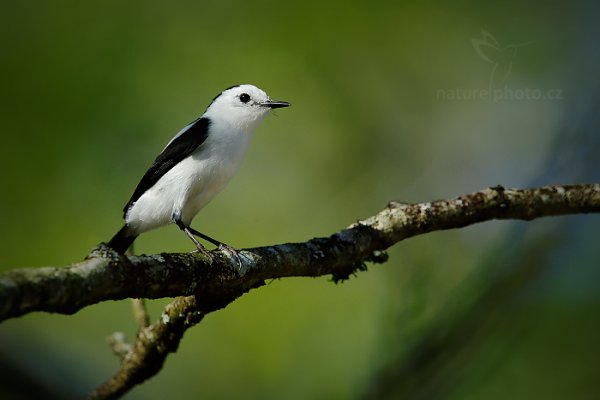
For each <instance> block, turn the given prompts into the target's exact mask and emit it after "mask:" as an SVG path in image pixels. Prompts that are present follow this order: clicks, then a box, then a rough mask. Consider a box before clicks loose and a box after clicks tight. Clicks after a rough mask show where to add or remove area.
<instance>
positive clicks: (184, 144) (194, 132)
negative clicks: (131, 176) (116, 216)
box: [123, 118, 210, 218]
mask: <svg viewBox="0 0 600 400" xmlns="http://www.w3.org/2000/svg"><path fill="white" fill-rule="evenodd" d="M209 125H210V120H209V119H208V118H198V119H197V120H195V121H194V122H192V123H191V124H189V125H188V126H187V127H185V128H184V129H183V130H182V131H181V132H180V133H179V134H178V135H177V136H175V138H174V139H173V140H171V142H170V143H169V144H168V145H167V147H165V149H164V150H163V151H162V152H161V153H160V154H159V155H158V157H156V160H154V162H153V163H152V165H151V166H150V168H148V171H146V173H145V174H144V176H143V177H142V179H141V180H140V183H138V185H137V187H136V188H135V190H134V191H133V194H132V195H131V198H130V199H129V202H127V204H126V205H125V208H123V218H125V217H126V216H127V211H128V210H129V207H131V205H132V204H133V203H135V202H136V201H137V200H138V199H139V198H140V197H141V196H142V195H143V194H144V193H145V192H146V190H148V189H150V188H151V187H152V186H154V185H155V184H156V182H158V180H159V179H160V178H161V177H162V176H163V175H164V174H166V173H167V172H168V171H169V170H170V169H171V168H173V167H174V166H175V165H176V164H177V163H178V162H180V161H181V160H183V159H184V158H186V157H187V156H189V155H190V154H192V152H193V151H194V150H196V149H197V148H198V146H200V145H201V144H202V143H204V141H205V140H206V138H207V137H208V126H209Z"/></svg>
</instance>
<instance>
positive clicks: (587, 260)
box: [0, 0, 600, 399]
mask: <svg viewBox="0 0 600 400" xmlns="http://www.w3.org/2000/svg"><path fill="white" fill-rule="evenodd" d="M599 8H600V7H599V6H598V5H597V3H595V2H592V1H589V2H579V3H577V2H569V3H566V2H565V3H564V4H561V3H560V2H556V3H540V4H537V5H536V4H532V3H527V4H524V3H522V2H516V1H509V2H505V1H504V2H498V1H496V2H488V3H482V2H472V1H471V2H454V3H442V2H404V4H396V5H393V4H392V3H391V2H388V3H377V2H349V1H343V2H342V1H337V2H328V3H312V2H263V1H252V2H248V1H219V2H197V1H176V2H157V1H146V2H141V1H130V2H120V1H88V2H80V1H67V0H56V1H29V2H8V1H3V2H2V3H1V5H0V60H1V62H0V87H1V89H2V95H1V105H0V113H1V115H0V117H1V118H0V124H1V125H0V126H1V127H2V128H1V140H2V146H1V149H2V156H1V157H0V171H2V182H3V185H2V189H1V190H2V196H0V213H1V214H0V220H2V228H3V229H2V237H1V238H2V241H1V242H2V258H1V260H2V262H1V263H0V268H1V269H2V270H6V269H10V268H15V267H22V266H43V265H65V264H68V263H70V262H75V261H78V260H80V259H82V258H83V257H84V256H85V255H86V254H87V253H88V251H89V250H90V249H91V248H93V247H94V246H95V245H96V244H97V243H99V242H100V241H105V240H108V239H109V238H110V237H111V235H112V234H113V233H115V232H116V230H117V229H118V228H119V226H120V224H121V208H122V206H123V205H124V203H125V202H126V201H127V200H128V198H129V196H130V194H131V191H132V190H133V188H134V186H135V184H137V182H138V179H139V178H140V177H141V175H142V174H143V172H144V171H145V169H146V168H147V167H148V166H149V164H150V162H151V161H152V160H153V158H154V157H155V156H156V154H157V153H158V152H159V151H160V150H161V149H162V147H163V146H164V145H165V144H166V142H167V141H168V140H169V139H170V138H171V137H172V135H174V134H175V133H176V132H177V131H178V130H179V129H180V128H181V127H182V126H184V125H185V124H186V123H188V122H189V121H191V120H193V119H195V118H196V117H197V116H198V115H199V114H200V113H202V111H203V110H204V109H205V107H206V106H207V105H208V103H209V102H210V100H211V99H212V98H213V97H214V96H215V95H216V94H217V93H219V92H220V91H221V90H223V89H224V88H226V87H228V86H230V85H233V84H238V83H253V84H255V85H257V86H259V87H261V88H263V89H265V90H266V91H267V92H268V93H269V94H270V95H271V97H272V98H274V99H280V100H287V101H290V102H291V103H292V104H293V107H291V108H290V109H285V110H280V111H277V112H276V113H275V116H272V117H270V118H268V119H267V120H266V121H265V122H264V123H263V125H262V126H261V128H259V132H258V133H257V135H256V137H255V140H254V142H253V146H252V147H251V149H250V152H249V155H248V157H247V159H246V161H245V163H244V165H243V166H242V169H241V171H240V173H239V174H238V175H237V176H236V178H235V179H234V180H233V182H232V183H231V184H230V185H229V187H228V188H227V189H226V190H225V191H224V192H223V193H221V194H220V195H219V196H218V197H217V198H216V199H215V200H214V201H213V203H211V204H210V205H209V206H208V207H206V208H205V209H204V210H203V211H201V213H200V214H199V215H198V217H197V218H196V220H195V222H194V226H195V227H196V228H198V229H200V230H201V231H203V232H207V233H209V234H211V235H212V236H214V237H217V238H219V239H221V240H223V241H225V242H227V243H229V244H231V245H234V246H236V247H253V246H260V245H268V244H275V243H282V242H289V241H304V240H307V239H309V238H311V237H314V236H320V235H327V234H330V233H332V232H334V231H336V230H339V229H341V228H343V227H345V226H347V225H349V224H350V223H352V222H354V221H355V220H357V219H359V218H363V217H367V216H369V215H372V214H374V213H376V212H377V211H378V210H380V209H381V208H382V207H383V206H385V204H386V203H387V202H388V201H390V200H398V201H405V202H415V201H429V200H434V199H438V198H445V197H453V196H455V195H459V194H462V193H468V192H472V191H475V190H478V189H481V188H483V187H485V186H491V185H496V184H502V185H505V186H509V187H524V186H533V185H543V184H551V183H576V182H590V181H595V182H598V181H600V158H599V157H598V154H600V137H599V134H600V132H599V127H600V117H599V115H600V113H599V110H600V97H599V89H600V79H599V73H598V71H599V70H600V46H599V44H598V37H599V34H600V28H599V27H598V22H597V21H598V17H599V16H600V13H599V11H600V9H599ZM485 90H488V91H490V90H491V92H488V95H486V94H485V92H484V91H485ZM490 94H493V96H492V95H490ZM599 235H600V218H599V217H598V216H594V215H587V216H574V217H560V218H553V219H544V220H538V221H534V222H531V223H524V222H506V221H505V222H490V223H486V224H482V225H478V226H473V227H469V228H466V229H462V230H459V231H448V232H439V233H433V234H429V235H426V236H423V237H418V238H414V239H411V240H408V241H406V242H402V243H400V244H398V245H396V246H395V247H394V248H393V249H391V250H390V255H391V258H390V261H389V262H388V263H387V264H385V265H383V266H371V267H370V268H369V271H368V272H366V273H361V274H359V275H358V276H357V277H356V278H352V279H351V280H350V281H348V282H345V283H344V284H341V285H334V284H333V283H331V282H330V281H329V279H328V278H325V277H323V278H319V279H301V278H295V279H285V280H279V281H274V282H272V283H271V284H270V285H268V286H266V287H264V288H261V289H260V290H256V291H252V292H251V293H249V294H247V295H245V296H243V297H242V298H240V299H239V300H238V301H236V302H235V303H233V304H231V305H230V306H229V307H228V308H227V309H226V310H224V311H220V312H217V313H214V314H211V315H209V316H208V317H207V318H206V319H205V320H204V321H203V322H202V323H201V324H200V325H199V326H197V327H195V328H193V329H191V330H189V331H188V332H187V333H186V335H185V337H184V340H183V342H182V344H181V346H180V349H179V351H178V352H177V353H176V354H174V355H172V356H170V357H169V358H168V360H167V362H166V364H165V366H164V369H163V371H162V372H161V373H160V374H159V375H158V376H156V377H154V378H153V379H152V380H150V381H148V382H146V383H144V384H143V385H142V386H140V387H137V388H135V389H134V390H133V391H131V392H130V393H129V394H128V395H127V396H126V398H128V399H164V398H167V396H168V398H177V399H195V398H208V399H360V398H408V399H420V398H422V399H427V398H448V399H506V398H512V399H564V398H579V399H582V398H590V399H591V398H600V381H599V380H598V373H599V371H600V370H599V369H598V359H600V344H599V341H598V331H599V328H600V293H599V291H598V289H597V286H598V285H597V282H598V280H599V279H600V271H599V269H598V260H599V256H600V250H599V249H598V237H599ZM190 250H192V248H191V244H190V242H189V240H188V239H187V238H185V237H184V236H182V234H181V233H180V232H179V231H178V229H176V228H174V227H168V228H164V229H161V230H157V231H155V232H151V233H148V234H146V235H144V236H142V237H141V238H140V239H139V240H138V241H137V242H136V251H137V252H140V253H141V252H144V253H154V252H163V251H172V252H175V251H190ZM167 301H168V300H167V299H165V300H157V301H153V302H151V303H150V309H151V313H152V316H153V317H154V318H156V317H157V316H158V315H159V313H160V310H161V309H162V307H163V306H164V304H166V302H167ZM114 331H124V332H126V333H127V335H128V336H129V338H131V337H132V335H133V333H134V331H135V326H134V322H133V319H132V315H131V310H130V303H129V302H128V301H121V302H109V303H103V304H98V305H95V306H92V307H88V308H86V309H84V310H82V311H80V312H79V313H77V314H76V315H74V316H62V315H50V314H41V313H38V314H31V315H27V316H25V317H22V318H19V319H15V320H10V321H6V322H4V323H3V324H2V325H0V369H1V371H2V372H1V373H0V381H1V382H0V384H1V387H0V397H1V398H3V399H18V398H29V397H33V396H34V395H35V393H37V395H38V396H39V394H40V393H45V395H44V397H45V398H73V397H80V396H81V395H83V394H84V393H86V392H87V391H89V390H90V389H92V388H94V387H96V386H97V385H99V384H100V383H101V382H102V381H104V380H105V379H107V378H108V377H109V376H110V375H111V374H112V373H114V372H115V371H116V369H117V368H118V360H117V358H116V357H115V356H114V355H113V354H112V353H111V351H110V349H109V347H108V345H107V344H106V342H105V338H106V337H107V336H108V335H109V334H111V333H112V332H114ZM36 391H37V392H36Z"/></svg>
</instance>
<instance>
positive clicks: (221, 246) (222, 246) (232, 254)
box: [187, 226, 242, 268]
mask: <svg viewBox="0 0 600 400" xmlns="http://www.w3.org/2000/svg"><path fill="white" fill-rule="evenodd" d="M187 229H188V230H189V232H190V233H192V234H194V235H196V236H198V237H201V238H202V239H204V240H206V241H207V242H210V243H212V244H214V245H215V246H217V247H218V248H219V250H221V251H223V252H225V253H228V254H229V255H230V257H234V258H235V260H236V261H237V265H238V268H241V267H242V260H241V259H240V254H239V251H238V250H236V249H235V248H233V247H231V246H229V245H227V244H225V243H223V242H219V241H218V240H216V239H213V238H211V237H210V236H208V235H205V234H204V233H202V232H198V231H197V230H195V229H194V228H192V227H191V226H188V227H187Z"/></svg>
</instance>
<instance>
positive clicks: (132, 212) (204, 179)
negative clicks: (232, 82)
mask: <svg viewBox="0 0 600 400" xmlns="http://www.w3.org/2000/svg"><path fill="white" fill-rule="evenodd" d="M220 139H221V141H217V142H216V143H215V141H212V142H209V140H210V138H208V139H207V142H205V144H206V145H207V146H208V149H207V148H206V147H205V148H204V149H202V150H201V149H200V148H199V149H198V150H197V151H196V152H195V153H193V154H192V156H190V157H187V158H185V159H184V160H182V161H180V162H179V163H178V164H177V165H175V166H174V167H173V168H171V169H170V170H169V171H168V172H167V173H166V174H165V175H164V176H163V177H161V178H160V179H159V180H158V182H156V184H155V185H154V186H153V187H152V188H150V189H148V190H147V191H146V192H145V193H144V194H143V195H142V196H140V198H139V199H138V200H137V201H136V202H135V203H134V204H133V205H132V207H131V208H130V209H129V212H128V213H127V217H126V222H127V224H128V225H129V226H130V227H131V228H133V229H134V230H135V231H136V233H138V234H139V233H142V232H146V231H149V230H151V229H154V228H158V227H160V226H164V225H167V224H169V223H171V222H173V216H174V215H176V214H179V215H181V219H182V221H183V222H184V223H185V224H187V225H189V224H191V222H192V219H193V218H194V216H195V215H196V214H197V213H198V211H200V210H201V209H202V208H203V207H204V206H206V204H208V203H209V202H210V201H211V200H212V199H213V198H214V197H215V196H216V195H217V194H218V193H219V192H220V191H221V190H222V189H223V188H224V187H225V186H226V185H227V183H228V182H229V181H230V180H231V178H232V177H233V175H234V174H235V173H236V172H237V170H238V168H239V166H240V164H241V162H242V159H243V156H244V153H245V151H246V148H247V145H248V140H249V138H248V140H239V139H240V138H233V139H238V140H231V141H229V142H227V141H223V140H222V139H226V138H223V137H221V138H220ZM242 139H245V138H242ZM200 147H202V146H200Z"/></svg>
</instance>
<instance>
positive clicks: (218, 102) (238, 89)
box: [204, 85, 290, 130]
mask: <svg viewBox="0 0 600 400" xmlns="http://www.w3.org/2000/svg"><path fill="white" fill-rule="evenodd" d="M289 106H290V103H288V102H286V101H274V100H271V99H270V98H269V96H268V95H267V94H266V93H265V92H264V91H263V90H261V89H259V88H257V87H256V86H253V85H237V86H232V87H230V88H227V89H225V90H224V91H223V92H221V94H219V95H218V96H217V97H215V98H214V99H213V101H212V103H210V105H209V106H208V108H207V109H206V112H205V113H204V115H205V116H206V117H208V118H210V119H211V120H220V121H222V122H227V123H229V124H232V125H235V126H238V127H240V128H244V129H250V130H253V129H254V128H256V126H257V125H258V124H259V123H260V121H262V119H263V118H264V117H265V116H266V115H267V114H269V112H270V111H271V110H272V109H274V108H282V107H289Z"/></svg>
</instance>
